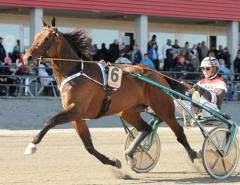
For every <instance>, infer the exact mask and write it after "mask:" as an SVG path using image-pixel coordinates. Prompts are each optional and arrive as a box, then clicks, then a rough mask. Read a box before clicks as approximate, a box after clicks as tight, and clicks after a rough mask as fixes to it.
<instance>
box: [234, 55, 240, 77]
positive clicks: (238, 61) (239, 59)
mask: <svg viewBox="0 0 240 185" xmlns="http://www.w3.org/2000/svg"><path fill="white" fill-rule="evenodd" d="M234 72H235V75H234V76H235V80H238V81H240V50H238V52H237V56H236V58H235V60H234ZM237 73H238V74H237Z"/></svg>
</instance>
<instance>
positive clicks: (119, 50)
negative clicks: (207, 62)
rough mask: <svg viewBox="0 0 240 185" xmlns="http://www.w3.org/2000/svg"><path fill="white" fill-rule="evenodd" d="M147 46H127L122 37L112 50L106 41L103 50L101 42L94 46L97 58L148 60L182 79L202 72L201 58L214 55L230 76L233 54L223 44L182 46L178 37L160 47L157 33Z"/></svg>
mask: <svg viewBox="0 0 240 185" xmlns="http://www.w3.org/2000/svg"><path fill="white" fill-rule="evenodd" d="M146 47H147V53H144V54H142V53H141V51H140V50H139V48H138V45H137V44H133V45H132V46H126V45H125V44H124V43H122V44H119V42H118V40H114V41H113V43H112V44H110V45H109V49H107V47H106V44H105V43H102V46H101V48H100V49H98V47H97V45H94V52H93V59H94V60H105V61H109V62H111V63H126V64H132V65H135V64H140V63H145V64H147V65H148V66H149V67H152V68H155V69H156V70H162V71H167V72H172V71H173V72H178V73H179V75H180V74H181V75H180V77H181V78H183V79H192V78H194V75H189V74H188V73H189V72H192V73H194V72H199V66H200V62H201V60H202V59H203V58H205V57H206V56H212V57H216V58H217V59H218V60H219V61H221V62H220V63H221V68H220V72H221V73H223V76H224V78H227V76H228V74H229V71H230V67H231V62H230V57H231V56H230V53H229V51H228V48H227V47H223V46H222V45H219V46H218V48H216V47H215V46H212V47H211V48H210V49H209V48H208V47H207V45H206V44H205V42H204V41H202V42H199V43H194V44H192V46H191V45H190V43H189V42H185V44H184V46H180V45H179V43H178V40H174V43H173V44H172V40H170V39H167V41H166V44H165V45H163V47H162V48H159V47H158V44H157V36H156V35H153V36H152V38H151V40H150V41H149V42H148V43H147V46H146ZM160 54H161V55H160ZM160 56H161V58H160ZM146 60H148V62H146ZM152 64H153V65H152ZM234 72H235V73H239V72H240V51H239V52H238V54H237V56H236V59H235V60H234ZM179 75H178V77H179ZM235 80H240V76H239V75H235Z"/></svg>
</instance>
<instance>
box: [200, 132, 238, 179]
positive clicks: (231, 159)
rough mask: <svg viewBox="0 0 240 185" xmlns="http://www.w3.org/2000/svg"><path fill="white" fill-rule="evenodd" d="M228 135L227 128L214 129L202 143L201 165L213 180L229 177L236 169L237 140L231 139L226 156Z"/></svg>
mask: <svg viewBox="0 0 240 185" xmlns="http://www.w3.org/2000/svg"><path fill="white" fill-rule="evenodd" d="M230 134H231V132H230V130H229V129H228V128H215V129H213V130H212V131H210V132H209V136H207V137H206V138H205V141H204V143H203V147H202V153H203V158H202V160H203V165H204V168H205V170H206V171H207V173H208V174H209V175H210V176H211V177H213V178H215V179H225V178H227V177H229V176H230V175H232V173H233V172H234V170H235V168H236V167H237V164H238V160H239V146H238V141H237V138H234V139H233V145H232V148H231V149H230V151H229V153H228V154H226V149H227V146H228V144H229V138H230ZM219 150H220V151H221V152H222V153H223V155H222V154H221V153H220V152H219Z"/></svg>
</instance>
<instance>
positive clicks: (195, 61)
mask: <svg viewBox="0 0 240 185" xmlns="http://www.w3.org/2000/svg"><path fill="white" fill-rule="evenodd" d="M189 60H190V62H191V64H192V65H193V67H194V68H195V71H196V70H197V69H198V68H199V57H198V51H197V45H196V44H193V47H192V49H191V51H190V53H189Z"/></svg>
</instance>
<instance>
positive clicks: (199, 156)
mask: <svg viewBox="0 0 240 185" xmlns="http://www.w3.org/2000/svg"><path fill="white" fill-rule="evenodd" d="M196 158H197V159H201V158H202V150H199V152H197V157H196Z"/></svg>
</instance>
